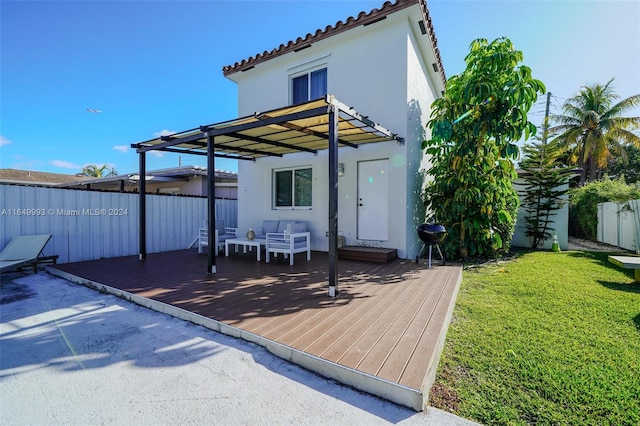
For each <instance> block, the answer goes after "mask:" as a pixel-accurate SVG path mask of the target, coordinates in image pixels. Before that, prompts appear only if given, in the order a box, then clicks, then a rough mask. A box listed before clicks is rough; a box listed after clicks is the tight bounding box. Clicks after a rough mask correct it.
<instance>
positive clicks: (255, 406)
mask: <svg viewBox="0 0 640 426" xmlns="http://www.w3.org/2000/svg"><path fill="white" fill-rule="evenodd" d="M1 280H2V282H1V285H0V424H3V425H4V424H6V425H35V424H114V425H115V424H117V425H121V424H138V425H156V424H181V425H182V424H225V425H226V424H230V425H235V424H250V425H262V424H264V425H271V424H296V425H298V424H311V425H314V424H318V425H319V424H323V425H324V424H329V425H331V424H340V425H347V424H358V425H360V424H362V425H373V424H396V423H397V424H403V425H470V424H474V423H471V422H468V421H466V420H464V419H460V418H459V417H456V416H453V415H451V414H449V413H446V412H443V411H440V410H437V409H434V408H429V409H428V410H427V411H426V412H425V413H415V412H413V411H411V410H408V409H405V408H403V407H400V406H397V405H394V404H392V403H389V402H387V401H383V400H380V399H378V398H375V397H372V396H370V395H367V394H363V393H360V392H357V391H355V390H353V389H350V388H347V387H344V386H341V385H339V384H337V383H335V382H333V381H330V380H326V379H324V378H322V377H319V376H317V375H315V374H312V373H310V372H308V371H306V370H304V369H302V368H299V367H296V366H294V365H291V364H289V363H287V362H286V361H283V360H282V359H280V358H277V357H275V356H274V355H272V354H270V353H269V352H267V351H266V350H264V349H263V348H261V347H259V346H257V345H254V344H251V343H247V342H244V341H241V340H237V339H234V338H231V337H227V336H224V335H220V334H218V333H215V332H213V331H210V330H208V329H205V328H203V327H199V326H196V325H193V324H190V323H186V322H183V321H180V320H178V319H175V318H173V317H168V316H166V315H163V314H160V313H157V312H154V311H150V310H147V309H145V308H142V307H140V306H137V305H134V304H131V303H129V302H126V301H124V300H121V299H118V298H116V297H114V296H110V295H105V294H101V293H98V292H95V291H93V290H90V289H87V288H84V287H82V286H78V285H75V284H71V283H69V282H67V281H64V280H61V279H57V278H53V277H51V276H49V275H47V274H43V273H41V274H38V275H28V276H23V275H21V274H14V275H2V277H1Z"/></svg>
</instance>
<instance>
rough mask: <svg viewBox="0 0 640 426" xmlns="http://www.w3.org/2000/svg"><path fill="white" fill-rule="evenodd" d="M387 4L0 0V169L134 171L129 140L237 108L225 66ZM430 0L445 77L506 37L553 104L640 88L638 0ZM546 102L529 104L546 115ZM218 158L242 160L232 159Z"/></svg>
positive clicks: (174, 161)
mask: <svg viewBox="0 0 640 426" xmlns="http://www.w3.org/2000/svg"><path fill="white" fill-rule="evenodd" d="M382 3H383V2H382V0H380V1H356V0H351V1H348V0H346V1H345V0H334V1H316V0H300V1H275V0H268V1H264V0H263V1H237V0H236V1H180V2H178V1H5V0H2V1H0V39H1V41H0V43H1V44H0V168H19V169H28V170H39V171H48V172H55V173H70V174H72V173H76V172H78V171H79V170H80V169H81V168H82V167H83V166H84V165H87V164H100V165H101V164H107V165H108V166H109V167H114V168H115V169H116V171H118V172H119V173H125V172H131V171H136V170H137V168H138V165H137V161H138V159H137V155H136V154H135V152H134V151H133V150H131V149H130V148H129V146H130V144H131V143H135V142H139V141H143V140H147V139H151V138H153V137H155V136H156V135H157V134H159V133H160V132H163V131H180V130H185V129H190V128H194V127H197V126H199V125H201V124H209V123H215V122H218V121H223V120H228V119H232V118H235V117H236V116H237V101H236V94H237V90H236V85H235V83H233V82H231V81H230V80H227V79H226V78H224V77H223V75H222V67H223V66H224V65H230V64H233V63H234V62H236V61H240V60H242V59H245V58H248V57H249V56H253V55H255V54H257V53H260V52H263V51H265V50H271V49H273V48H275V47H277V46H279V45H280V44H281V43H286V42H287V41H289V40H291V39H295V38H297V37H300V36H302V37H304V36H305V35H306V34H307V33H310V32H311V33H312V32H314V31H315V30H316V29H318V28H324V27H326V26H327V25H333V24H335V23H336V22H337V21H338V20H345V19H346V18H347V17H349V16H356V15H357V14H358V13H359V12H360V11H367V12H368V11H369V10H371V9H373V8H376V7H380V6H381V5H382ZM427 4H428V7H429V10H430V13H431V17H432V20H433V25H434V28H435V32H436V36H437V38H438V46H439V48H440V51H441V54H442V59H443V62H444V67H445V71H446V73H447V76H452V75H454V74H457V73H460V72H461V71H462V70H463V69H464V57H465V56H466V54H467V52H468V47H469V44H470V43H471V41H472V40H474V39H476V38H480V37H482V38H487V39H489V40H493V39H495V38H497V37H501V36H506V37H509V38H510V39H511V40H512V42H513V43H514V45H515V47H516V48H517V49H519V50H522V51H523V52H524V58H525V59H524V63H525V64H526V65H528V66H529V67H531V68H532V71H533V76H534V77H536V78H538V79H540V80H542V81H543V82H544V83H545V85H546V87H547V90H549V91H551V92H552V94H553V95H554V96H553V98H552V109H551V110H552V113H553V112H560V106H561V105H562V103H563V102H564V100H565V99H566V98H568V97H571V96H573V95H575V94H576V93H577V91H578V90H579V89H580V87H581V86H583V85H585V84H592V83H602V84H604V83H606V82H607V81H608V80H609V79H611V78H613V77H615V81H614V88H615V90H616V92H617V93H618V94H619V95H620V96H621V97H627V96H631V95H633V94H638V93H640V2H638V1H631V0H629V1H604V0H603V1H563V0H556V1H541V0H536V1H534V0H529V1H518V0H508V1H483V0H475V1H456V0H453V1H451V0H448V1H443V0H432V1H428V3H427ZM544 100H545V99H544V96H543V97H541V98H540V99H539V101H538V102H537V103H536V105H535V106H534V108H533V109H532V111H531V114H530V119H531V120H532V121H533V122H534V123H536V124H537V123H540V122H541V120H542V117H543V115H544ZM87 108H90V109H95V110H100V111H102V112H100V113H92V112H89V111H87ZM361 112H362V113H365V114H366V111H361ZM638 115H640V112H638ZM381 124H383V125H384V123H381ZM150 157H151V158H148V164H147V167H148V168H149V169H157V168H167V167H175V166H177V165H178V162H179V159H178V157H177V156H176V155H171V154H165V155H162V156H150ZM181 161H182V165H187V164H194V165H204V163H205V160H204V159H203V158H201V157H196V156H190V157H186V158H185V157H183V158H182V159H181ZM216 166H217V167H218V168H220V169H225V170H233V171H235V170H236V167H237V166H236V164H235V163H234V162H233V161H227V160H224V161H223V160H219V161H216Z"/></svg>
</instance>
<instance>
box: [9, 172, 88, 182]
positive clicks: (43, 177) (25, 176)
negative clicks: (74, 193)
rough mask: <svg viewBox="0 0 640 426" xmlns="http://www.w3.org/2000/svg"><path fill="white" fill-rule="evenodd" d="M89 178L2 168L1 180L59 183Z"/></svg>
mask: <svg viewBox="0 0 640 426" xmlns="http://www.w3.org/2000/svg"><path fill="white" fill-rule="evenodd" d="M84 179H87V178H86V176H82V177H80V176H76V175H67V174H62V173H48V172H37V171H34V170H18V169H0V182H2V183H22V184H40V185H57V184H60V183H68V182H77V181H81V180H84Z"/></svg>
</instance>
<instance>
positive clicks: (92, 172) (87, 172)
mask: <svg viewBox="0 0 640 426" xmlns="http://www.w3.org/2000/svg"><path fill="white" fill-rule="evenodd" d="M80 175H81V176H89V177H96V178H101V177H109V176H117V175H118V172H116V171H115V169H114V168H113V167H112V168H111V170H109V168H108V167H107V165H106V164H105V165H103V166H102V167H98V166H97V165H95V164H89V165H88V166H85V167H83V168H82V170H81V171H80Z"/></svg>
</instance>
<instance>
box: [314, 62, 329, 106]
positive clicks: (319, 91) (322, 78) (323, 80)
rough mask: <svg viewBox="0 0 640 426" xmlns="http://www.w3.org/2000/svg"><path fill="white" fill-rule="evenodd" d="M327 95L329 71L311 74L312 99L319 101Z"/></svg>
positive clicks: (323, 70)
mask: <svg viewBox="0 0 640 426" xmlns="http://www.w3.org/2000/svg"><path fill="white" fill-rule="evenodd" d="M326 94H327V69H326V68H323V69H321V70H318V71H314V72H312V73H311V98H310V99H318V98H319V97H321V96H324V95H326Z"/></svg>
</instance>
